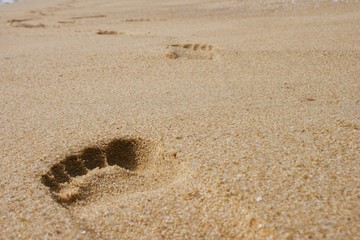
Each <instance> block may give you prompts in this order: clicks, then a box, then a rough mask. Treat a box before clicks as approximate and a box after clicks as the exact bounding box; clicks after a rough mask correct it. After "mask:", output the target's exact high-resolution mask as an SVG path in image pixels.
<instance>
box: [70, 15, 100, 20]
mask: <svg viewBox="0 0 360 240" xmlns="http://www.w3.org/2000/svg"><path fill="white" fill-rule="evenodd" d="M104 17H107V16H106V15H103V14H101V15H90V16H80V17H72V18H70V19H73V20H79V19H87V18H104Z"/></svg>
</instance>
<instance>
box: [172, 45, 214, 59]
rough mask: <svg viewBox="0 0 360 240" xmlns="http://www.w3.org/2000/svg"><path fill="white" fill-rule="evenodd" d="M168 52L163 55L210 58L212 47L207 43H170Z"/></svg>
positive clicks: (211, 57) (211, 56)
mask: <svg viewBox="0 0 360 240" xmlns="http://www.w3.org/2000/svg"><path fill="white" fill-rule="evenodd" d="M168 48H170V52H168V53H167V54H166V55H165V57H166V58H168V59H177V58H187V59H203V60H212V59H213V57H214V47H213V46H212V45H209V44H172V45H168Z"/></svg>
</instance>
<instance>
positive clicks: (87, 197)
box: [41, 138, 176, 206]
mask: <svg viewBox="0 0 360 240" xmlns="http://www.w3.org/2000/svg"><path fill="white" fill-rule="evenodd" d="M162 150H163V148H162V145H161V144H160V143H159V142H152V141H150V140H145V139H143V138H118V139H114V140H112V141H110V142H108V143H102V144H99V145H94V146H89V147H86V148H84V149H82V150H81V151H80V152H79V153H76V154H72V155H68V156H66V157H65V158H63V159H62V160H61V161H60V162H58V163H56V164H54V165H53V166H52V167H51V168H50V170H49V171H48V172H47V173H46V174H45V175H43V176H42V177H41V182H42V183H43V184H44V185H45V186H47V187H48V188H49V189H50V192H51V194H52V196H53V198H54V199H55V200H56V201H57V202H58V203H61V204H65V205H66V206H71V205H72V204H74V203H76V202H94V201H96V200H97V199H99V198H102V197H111V196H114V195H115V196H119V195H121V194H126V193H133V192H139V191H146V190H150V189H155V188H158V187H160V186H161V185H162V184H164V183H166V182H168V181H169V180H171V179H172V178H174V176H175V175H176V174H175V173H176V172H175V171H174V169H175V168H174V164H175V161H174V158H175V157H176V154H172V155H169V154H165V153H163V152H162ZM82 205H83V204H82Z"/></svg>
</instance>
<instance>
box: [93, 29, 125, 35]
mask: <svg viewBox="0 0 360 240" xmlns="http://www.w3.org/2000/svg"><path fill="white" fill-rule="evenodd" d="M96 34H98V35H123V34H124V33H123V32H117V31H109V30H99V31H97V32H96Z"/></svg>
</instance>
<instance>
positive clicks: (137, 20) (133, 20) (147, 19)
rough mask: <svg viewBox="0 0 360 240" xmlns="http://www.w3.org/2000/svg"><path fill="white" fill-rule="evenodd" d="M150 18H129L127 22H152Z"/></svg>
mask: <svg viewBox="0 0 360 240" xmlns="http://www.w3.org/2000/svg"><path fill="white" fill-rule="evenodd" d="M150 21H151V19H150V18H129V19H126V20H125V22H150Z"/></svg>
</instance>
